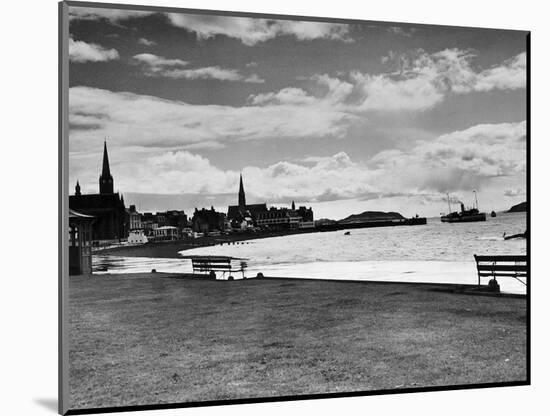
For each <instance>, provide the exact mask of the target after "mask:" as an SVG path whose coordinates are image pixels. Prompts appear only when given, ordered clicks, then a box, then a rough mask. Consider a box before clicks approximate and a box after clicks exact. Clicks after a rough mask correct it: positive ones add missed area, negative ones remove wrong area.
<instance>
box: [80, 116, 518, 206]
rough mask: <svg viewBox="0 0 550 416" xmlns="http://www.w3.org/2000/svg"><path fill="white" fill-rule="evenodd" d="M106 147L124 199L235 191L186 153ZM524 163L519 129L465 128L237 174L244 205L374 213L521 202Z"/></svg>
mask: <svg viewBox="0 0 550 416" xmlns="http://www.w3.org/2000/svg"><path fill="white" fill-rule="evenodd" d="M109 144H110V149H111V151H110V157H111V161H112V165H113V166H112V170H113V172H116V179H117V186H120V187H121V188H122V189H126V190H127V191H131V192H139V193H164V194H176V195H177V194H186V193H197V194H202V195H212V197H213V205H215V200H216V196H217V195H227V194H228V193H231V192H236V190H237V189H238V178H239V173H240V172H238V171H236V170H231V169H229V170H228V169H221V168H219V167H217V166H215V165H214V164H212V163H211V162H210V161H209V160H208V159H207V158H206V157H204V156H200V155H198V154H194V153H193V152H192V151H190V150H175V151H174V150H163V149H159V148H147V147H135V148H125V149H124V150H123V151H119V150H118V149H119V148H117V145H118V144H119V143H117V142H110V143H109ZM121 153H122V154H121ZM92 157H93V158H95V159H98V160H99V158H100V151H98V152H97V153H96V154H94V155H90V154H86V155H84V156H79V154H78V152H74V155H73V156H72V157H71V160H72V161H75V164H76V166H84V165H86V166H88V165H92V164H90V163H89V162H90V160H91V158H92ZM84 159H86V161H85V160H84ZM95 159H94V160H95ZM79 161H82V162H83V163H80V162H79ZM96 162H97V161H96ZM97 163H99V162H97ZM525 163H526V148H525V122H520V123H500V124H480V125H476V126H472V127H471V128H468V129H466V130H461V131H455V132H451V133H448V134H444V135H441V136H439V137H437V138H436V139H435V140H431V141H424V140H422V141H417V142H414V143H412V144H411V146H410V147H409V148H408V149H406V150H399V149H393V150H387V151H382V152H379V153H378V154H376V155H374V156H373V157H372V158H370V159H368V160H366V161H364V162H359V161H355V160H354V158H353V156H350V155H348V154H347V153H345V152H338V153H336V154H334V155H332V156H310V157H307V158H304V159H303V160H302V161H280V162H277V163H273V164H271V165H269V166H265V167H261V166H253V165H251V166H247V167H245V168H244V169H243V171H242V172H243V175H244V178H245V185H246V191H247V196H248V198H249V200H250V201H251V202H252V201H256V202H265V201H267V202H269V203H288V202H289V201H291V200H297V201H307V202H308V203H314V204H315V203H325V202H328V201H337V200H352V199H353V200H355V201H364V204H366V205H373V204H374V205H376V206H378V205H380V204H379V203H378V202H377V201H380V200H381V199H388V200H391V199H392V198H394V199H395V198H397V199H399V198H402V200H403V201H406V200H415V201H416V202H417V203H418V204H426V205H427V206H429V205H434V204H435V205H437V204H439V205H444V204H443V202H442V201H443V199H442V198H443V197H444V195H445V193H447V192H449V193H451V195H452V196H453V197H454V199H456V200H460V199H461V198H464V195H466V196H468V197H469V196H471V191H472V190H474V189H476V190H478V191H479V192H481V193H485V194H486V195H489V194H490V195H491V197H492V198H494V197H495V195H496V196H497V197H498V196H499V195H500V197H501V198H502V197H509V198H512V199H513V198H516V199H517V197H521V194H520V193H512V192H510V191H509V190H510V189H513V190H515V189H523V188H524V186H525V169H526V167H525ZM94 169H95V167H93V166H92V169H87V170H81V169H78V168H75V169H72V168H71V180H72V181H73V182H74V181H76V179H77V178H78V179H80V182H81V184H83V183H84V184H86V183H87V182H86V178H90V182H89V189H90V191H92V190H93V189H95V187H96V183H95V182H96V176H97V172H96V171H95V170H94ZM226 199H227V198H226V197H224V199H223V200H224V201H226ZM405 206H406V205H405ZM409 208H410V207H409ZM437 209H439V208H437Z"/></svg>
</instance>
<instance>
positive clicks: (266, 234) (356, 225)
mask: <svg viewBox="0 0 550 416" xmlns="http://www.w3.org/2000/svg"><path fill="white" fill-rule="evenodd" d="M418 225H426V218H405V219H403V221H400V222H395V221H390V220H387V221H371V222H350V223H346V224H331V225H325V226H318V227H315V228H301V229H296V230H279V231H258V232H250V231H244V232H238V233H230V234H225V235H220V236H215V237H210V236H204V237H199V238H186V239H181V240H175V241H158V242H150V243H146V244H143V245H136V246H119V247H109V248H103V249H99V250H95V251H94V254H101V255H109V254H117V255H121V256H128V257H157V258H179V256H178V255H177V254H178V253H179V252H180V251H184V250H191V249H194V248H199V247H212V246H216V245H224V244H240V243H242V242H246V241H250V240H258V239H264V238H272V237H285V236H290V235H297V234H312V233H326V232H333V231H344V230H352V229H363V228H380V227H411V226H418ZM171 246H175V247H177V248H176V249H175V251H174V252H171V251H170V250H171ZM120 253H126V254H120ZM151 254H154V255H151Z"/></svg>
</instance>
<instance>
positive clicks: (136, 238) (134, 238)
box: [128, 229, 149, 244]
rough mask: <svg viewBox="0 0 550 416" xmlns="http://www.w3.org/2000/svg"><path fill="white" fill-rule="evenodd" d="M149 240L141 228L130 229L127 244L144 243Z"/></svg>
mask: <svg viewBox="0 0 550 416" xmlns="http://www.w3.org/2000/svg"><path fill="white" fill-rule="evenodd" d="M148 241H149V239H148V238H147V236H146V235H145V232H144V231H143V230H137V229H136V230H131V231H130V233H129V234H128V244H145V243H147V242H148Z"/></svg>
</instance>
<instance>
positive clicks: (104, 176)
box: [99, 140, 114, 194]
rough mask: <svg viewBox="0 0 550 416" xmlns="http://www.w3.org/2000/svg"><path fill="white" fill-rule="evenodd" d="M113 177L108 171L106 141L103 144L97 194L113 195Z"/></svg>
mask: <svg viewBox="0 0 550 416" xmlns="http://www.w3.org/2000/svg"><path fill="white" fill-rule="evenodd" d="M113 188H114V184H113V176H112V175H111V170H110V169H109V155H108V153H107V140H105V142H104V144H103V169H102V170H101V175H100V176H99V193H100V194H112V193H113Z"/></svg>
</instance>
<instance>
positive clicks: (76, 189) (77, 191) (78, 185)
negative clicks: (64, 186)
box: [74, 179, 81, 195]
mask: <svg viewBox="0 0 550 416" xmlns="http://www.w3.org/2000/svg"><path fill="white" fill-rule="evenodd" d="M74 194H75V195H81V193H80V184H79V183H78V179H77V180H76V186H75V187H74Z"/></svg>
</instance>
